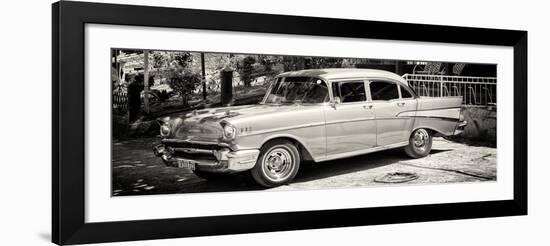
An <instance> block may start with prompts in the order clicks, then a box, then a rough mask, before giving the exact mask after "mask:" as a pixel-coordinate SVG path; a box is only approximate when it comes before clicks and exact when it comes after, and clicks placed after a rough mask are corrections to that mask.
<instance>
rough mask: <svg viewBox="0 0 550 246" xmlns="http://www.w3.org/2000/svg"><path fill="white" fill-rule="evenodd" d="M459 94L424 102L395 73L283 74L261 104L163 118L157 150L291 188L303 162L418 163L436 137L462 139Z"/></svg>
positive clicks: (187, 164) (215, 171)
mask: <svg viewBox="0 0 550 246" xmlns="http://www.w3.org/2000/svg"><path fill="white" fill-rule="evenodd" d="M461 102H462V98H461V97H439V98H435V97H418V96H417V95H416V94H415V92H414V91H413V90H412V89H411V88H410V87H409V86H408V84H407V82H406V81H405V80H404V79H403V78H402V77H400V76H398V75H397V74H394V73H391V72H386V71H381V70H373V69H313V70H301V71H293V72H286V73H282V74H280V75H278V76H277V77H276V78H275V79H274V80H273V82H272V83H271V85H270V87H269V88H268V90H267V92H266V94H265V96H264V98H263V100H262V101H261V103H259V104H258V105H246V106H234V107H223V108H211V109H204V110H195V111H193V112H190V113H186V114H182V115H176V116H173V117H166V118H162V119H159V122H160V123H161V126H160V135H161V137H162V140H161V143H160V144H158V145H155V146H154V147H153V151H154V153H155V154H156V155H157V156H159V157H161V158H162V160H163V161H164V162H165V163H166V165H169V166H174V167H180V168H187V169H190V170H192V171H193V172H194V173H195V174H196V175H197V176H199V177H203V178H206V179H211V178H216V177H219V176H221V175H224V174H227V173H235V172H243V171H247V172H250V174H251V175H252V177H253V178H254V180H255V181H256V182H257V183H258V184H260V185H262V186H265V187H274V186H279V185H282V184H287V183H289V182H290V181H291V180H292V179H293V178H294V177H295V176H296V173H297V172H298V170H299V168H300V163H301V162H302V161H304V160H307V161H312V162H314V163H320V162H324V161H328V160H335V159H341V158H347V157H352V156H357V155H363V154H367V153H372V152H376V151H382V150H387V149H391V148H404V150H405V152H406V153H407V154H408V155H409V156H410V157H412V158H421V157H424V156H426V155H428V154H429V153H430V150H431V147H432V137H434V136H450V135H456V134H460V133H461V131H462V130H463V129H464V126H465V125H466V122H465V121H464V119H463V116H462V111H461Z"/></svg>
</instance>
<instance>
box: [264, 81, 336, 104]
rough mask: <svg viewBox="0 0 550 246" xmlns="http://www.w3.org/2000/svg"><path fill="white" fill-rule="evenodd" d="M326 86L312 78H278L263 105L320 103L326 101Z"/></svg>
mask: <svg viewBox="0 0 550 246" xmlns="http://www.w3.org/2000/svg"><path fill="white" fill-rule="evenodd" d="M328 98H329V96H328V88H327V84H326V83H325V82H324V81H323V80H320V79H318V78H312V77H283V78H278V79H277V81H276V82H275V83H274V84H273V85H272V87H271V90H270V91H269V94H268V95H267V96H266V98H265V101H264V103H267V104H284V103H322V102H327V101H328Z"/></svg>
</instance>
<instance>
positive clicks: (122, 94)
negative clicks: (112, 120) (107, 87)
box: [113, 89, 128, 114]
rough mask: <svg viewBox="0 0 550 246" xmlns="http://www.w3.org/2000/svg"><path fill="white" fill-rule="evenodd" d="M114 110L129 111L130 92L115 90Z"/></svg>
mask: <svg viewBox="0 0 550 246" xmlns="http://www.w3.org/2000/svg"><path fill="white" fill-rule="evenodd" d="M113 112H114V113H117V114H125V113H126V112H128V93H127V92H126V91H123V90H120V89H117V90H113Z"/></svg>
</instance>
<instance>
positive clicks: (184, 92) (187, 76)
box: [168, 70, 201, 106]
mask: <svg viewBox="0 0 550 246" xmlns="http://www.w3.org/2000/svg"><path fill="white" fill-rule="evenodd" d="M200 83H201V75H200V74H196V73H193V72H191V71H190V70H172V74H171V76H170V79H169V80H168V85H170V87H171V88H172V89H173V90H174V91H176V92H177V93H178V94H179V95H180V97H181V99H182V104H183V105H184V106H188V105H189V98H190V97H191V95H192V94H193V91H194V90H195V89H196V88H197V86H199V85H200Z"/></svg>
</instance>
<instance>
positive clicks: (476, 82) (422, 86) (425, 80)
mask: <svg viewBox="0 0 550 246" xmlns="http://www.w3.org/2000/svg"><path fill="white" fill-rule="evenodd" d="M403 78H404V79H405V80H407V82H408V83H409V86H410V87H411V88H412V89H413V90H414V91H415V92H416V93H417V94H418V95H419V96H429V97H445V96H462V104H464V105H479V106H495V105H496V103H497V79H496V78H495V77H469V76H452V75H428V74H405V75H403Z"/></svg>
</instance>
